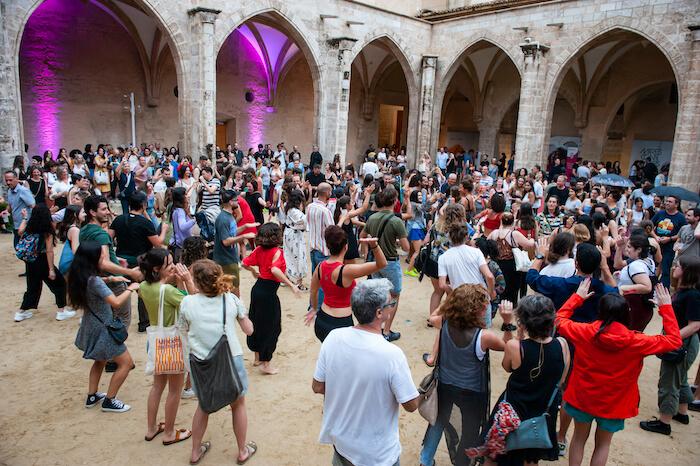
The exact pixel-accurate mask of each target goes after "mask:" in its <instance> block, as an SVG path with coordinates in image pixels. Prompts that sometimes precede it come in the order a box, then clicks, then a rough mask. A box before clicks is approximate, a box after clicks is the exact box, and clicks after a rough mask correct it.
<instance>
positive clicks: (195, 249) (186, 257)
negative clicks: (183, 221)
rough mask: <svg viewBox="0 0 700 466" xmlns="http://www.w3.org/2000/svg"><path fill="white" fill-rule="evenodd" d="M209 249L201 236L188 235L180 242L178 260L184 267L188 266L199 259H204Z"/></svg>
mask: <svg viewBox="0 0 700 466" xmlns="http://www.w3.org/2000/svg"><path fill="white" fill-rule="evenodd" d="M208 254H209V251H208V250H207V242H206V241H205V239H204V238H202V237H201V236H190V237H189V238H185V241H183V243H182V257H181V258H180V261H181V262H182V264H183V265H184V266H185V267H189V266H191V265H192V264H194V263H195V262H197V261H198V260H200V259H206V258H207V255H208Z"/></svg>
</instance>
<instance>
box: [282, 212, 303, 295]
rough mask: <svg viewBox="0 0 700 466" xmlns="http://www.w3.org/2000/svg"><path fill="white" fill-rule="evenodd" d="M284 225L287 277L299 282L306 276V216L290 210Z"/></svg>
mask: <svg viewBox="0 0 700 466" xmlns="http://www.w3.org/2000/svg"><path fill="white" fill-rule="evenodd" d="M284 224H285V226H286V228H285V229H284V260H285V262H286V263H287V276H288V277H289V278H290V279H291V280H292V281H294V280H299V279H302V278H304V277H305V276H306V240H305V239H304V232H305V231H306V216H305V215H304V213H303V212H302V211H301V210H299V209H297V208H291V209H289V212H287V215H286V217H285V221H284Z"/></svg>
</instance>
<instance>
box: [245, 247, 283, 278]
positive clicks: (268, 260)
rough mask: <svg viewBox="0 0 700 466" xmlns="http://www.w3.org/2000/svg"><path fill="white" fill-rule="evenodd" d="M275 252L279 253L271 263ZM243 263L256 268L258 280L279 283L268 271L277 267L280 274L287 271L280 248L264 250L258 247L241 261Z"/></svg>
mask: <svg viewBox="0 0 700 466" xmlns="http://www.w3.org/2000/svg"><path fill="white" fill-rule="evenodd" d="M277 252H279V257H278V258H277V260H276V261H274V262H273V261H272V259H273V258H274V257H275V254H276V253H277ZM243 263H244V264H245V265H247V266H251V265H256V266H258V271H259V272H260V278H263V279H265V280H274V281H276V282H279V280H278V279H277V277H275V276H274V275H272V272H270V269H272V267H277V268H278V269H280V270H281V271H282V273H284V272H285V271H286V270H287V263H286V262H285V261H284V254H283V253H282V250H281V249H280V248H269V249H265V248H262V247H260V246H258V247H257V248H255V249H254V250H253V252H251V253H250V254H249V255H248V256H247V257H246V258H245V259H243Z"/></svg>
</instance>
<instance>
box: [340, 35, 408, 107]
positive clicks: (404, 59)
mask: <svg viewBox="0 0 700 466" xmlns="http://www.w3.org/2000/svg"><path fill="white" fill-rule="evenodd" d="M377 41H379V42H381V43H382V44H384V45H386V46H387V47H389V49H390V50H391V53H392V54H393V55H394V57H396V59H397V60H398V62H399V64H400V65H401V69H402V70H403V74H404V77H405V78H406V85H407V86H408V92H409V94H412V93H414V92H417V90H418V84H417V82H416V75H415V71H414V68H413V65H412V64H411V61H410V60H409V58H408V57H410V56H412V54H411V53H410V51H409V48H408V46H407V45H406V43H405V42H404V41H403V40H402V39H401V38H399V37H397V36H396V35H395V34H394V33H393V32H386V31H381V32H371V33H369V34H367V35H365V37H364V39H363V40H362V42H360V41H357V42H355V45H354V46H353V48H352V50H351V51H350V54H351V57H350V63H352V62H353V61H355V58H357V56H358V55H359V54H360V52H362V50H364V48H365V47H366V46H368V45H369V44H371V43H373V42H377Z"/></svg>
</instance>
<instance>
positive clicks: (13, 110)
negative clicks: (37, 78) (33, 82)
mask: <svg viewBox="0 0 700 466" xmlns="http://www.w3.org/2000/svg"><path fill="white" fill-rule="evenodd" d="M8 16H10V15H4V14H0V82H1V84H0V168H1V169H2V171H3V172H4V171H5V170H9V169H11V168H12V162H13V161H14V159H15V157H16V156H17V155H20V154H21V155H24V144H23V140H22V111H21V108H20V90H19V79H18V76H19V72H18V70H17V64H18V63H19V61H18V60H17V59H16V58H17V57H15V51H14V50H13V49H12V46H11V44H12V41H11V40H10V37H9V34H10V32H9V29H10V28H8V25H7V24H6V21H8ZM35 149H36V148H35ZM3 188H4V186H3Z"/></svg>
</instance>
